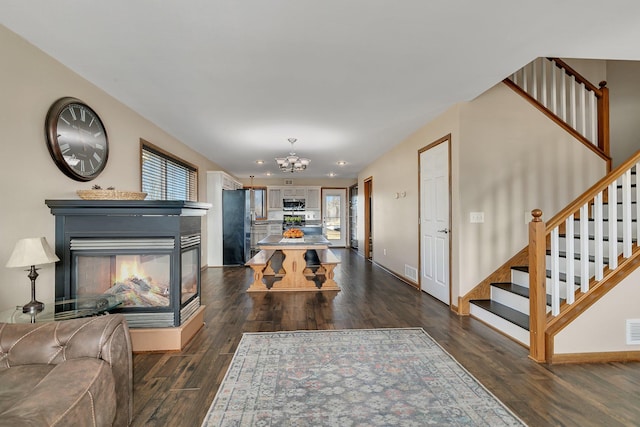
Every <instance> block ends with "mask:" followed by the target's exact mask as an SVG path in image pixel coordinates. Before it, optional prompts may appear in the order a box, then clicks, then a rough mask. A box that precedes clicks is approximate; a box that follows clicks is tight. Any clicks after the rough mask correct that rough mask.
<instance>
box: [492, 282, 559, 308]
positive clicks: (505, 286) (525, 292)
mask: <svg viewBox="0 0 640 427" xmlns="http://www.w3.org/2000/svg"><path fill="white" fill-rule="evenodd" d="M491 286H494V287H496V288H500V289H502V290H504V291H506V292H511V293H512V294H516V295H519V296H521V297H524V298H527V299H529V288H527V287H524V286H520V285H516V284H515V283H511V282H496V283H491ZM560 300H561V301H564V300H565V299H564V298H560ZM547 305H548V306H551V295H549V294H547Z"/></svg>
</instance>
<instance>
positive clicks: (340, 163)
mask: <svg viewBox="0 0 640 427" xmlns="http://www.w3.org/2000/svg"><path fill="white" fill-rule="evenodd" d="M336 164H337V165H338V166H344V165H346V164H347V162H345V161H344V160H339V161H337V162H336Z"/></svg>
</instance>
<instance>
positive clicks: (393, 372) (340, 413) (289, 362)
mask: <svg viewBox="0 0 640 427" xmlns="http://www.w3.org/2000/svg"><path fill="white" fill-rule="evenodd" d="M393 425H401V426H425V425H435V426H492V427H495V426H523V425H524V423H523V422H522V421H520V420H519V419H518V418H517V417H516V416H515V415H514V414H513V413H512V412H511V411H509V410H508V409H507V408H506V407H505V406H504V405H503V404H502V403H501V402H500V401H499V400H498V399H497V398H496V397H495V396H493V395H492V394H491V393H490V392H489V391H488V390H487V389H486V388H484V387H483V386H482V385H481V384H480V383H479V382H478V381H477V380H476V379H475V378H474V377H473V376H472V375H471V374H470V373H469V372H467V370H466V369H464V368H463V367H462V366H461V365H460V364H459V363H458V362H457V361H456V360H455V359H453V358H452V357H451V356H450V355H449V354H448V353H447V352H446V351H444V349H442V347H440V346H439V345H438V344H437V343H436V342H435V341H434V340H433V339H432V338H431V337H430V336H429V335H428V334H427V333H426V332H425V331H424V330H422V329H421V328H407V329H371V330H360V329H353V330H338V331H335V330H332V331H296V332H274V333H246V334H244V335H243V337H242V339H241V341H240V344H239V346H238V349H237V351H236V353H235V355H234V357H233V360H232V361H231V365H230V366H229V369H228V370H227V373H226V375H225V378H224V380H223V382H222V384H221V386H220V388H219V389H218V393H217V394H216V397H215V398H214V400H213V403H212V404H211V407H210V409H209V412H208V414H207V416H206V417H205V419H204V421H203V423H202V426H203V427H212V426H393Z"/></svg>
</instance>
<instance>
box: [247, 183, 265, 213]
mask: <svg viewBox="0 0 640 427" xmlns="http://www.w3.org/2000/svg"><path fill="white" fill-rule="evenodd" d="M251 190H252V193H253V197H252V200H251V203H252V206H253V211H254V212H255V219H267V189H266V188H265V187H251Z"/></svg>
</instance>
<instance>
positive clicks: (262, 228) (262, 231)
mask: <svg viewBox="0 0 640 427" xmlns="http://www.w3.org/2000/svg"><path fill="white" fill-rule="evenodd" d="M268 227H269V226H268V225H267V224H259V225H256V224H254V225H253V227H252V228H251V249H256V248H257V244H258V242H259V241H260V240H262V239H264V238H265V237H267V235H268V234H269V230H268Z"/></svg>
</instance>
